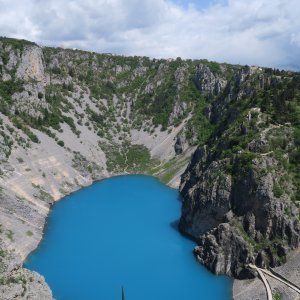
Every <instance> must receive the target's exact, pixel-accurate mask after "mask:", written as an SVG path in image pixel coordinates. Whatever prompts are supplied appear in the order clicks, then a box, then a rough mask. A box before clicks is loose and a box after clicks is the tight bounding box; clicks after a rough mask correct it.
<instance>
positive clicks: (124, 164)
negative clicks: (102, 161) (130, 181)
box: [101, 142, 156, 173]
mask: <svg viewBox="0 0 300 300" xmlns="http://www.w3.org/2000/svg"><path fill="white" fill-rule="evenodd" d="M101 146H102V149H103V151H104V152H105V154H106V157H107V160H108V161H107V169H108V171H109V172H124V171H127V172H131V173H145V172H146V173H148V172H149V171H148V170H150V169H151V168H152V167H153V166H155V164H156V161H155V160H153V159H151V157H150V153H149V150H148V149H147V148H146V147H145V146H143V145H134V144H129V143H128V142H123V145H122V146H121V147H118V146H117V145H106V146H105V145H101Z"/></svg>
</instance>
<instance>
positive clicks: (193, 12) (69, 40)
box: [0, 0, 300, 70]
mask: <svg viewBox="0 0 300 300" xmlns="http://www.w3.org/2000/svg"><path fill="white" fill-rule="evenodd" d="M0 7H1V10H0V35H2V36H9V37H16V38H25V39H28V40H32V41H35V42H37V43H39V44H42V45H47V46H64V47H71V48H73V47H76V48H80V49H85V50H93V51H96V52H111V53H118V54H126V55H146V56H151V57H158V58H161V57H163V58H169V57H178V56H180V57H182V58H206V59H209V60H214V61H219V62H229V63H240V64H250V65H254V64H257V65H262V66H270V67H278V68H287V69H296V70H300V17H299V15H300V0H72V1H67V0H0Z"/></svg>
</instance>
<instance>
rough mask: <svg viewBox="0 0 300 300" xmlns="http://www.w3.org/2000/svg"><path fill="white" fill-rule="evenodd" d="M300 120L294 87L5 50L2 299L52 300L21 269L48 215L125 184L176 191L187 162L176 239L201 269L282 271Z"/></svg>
mask: <svg viewBox="0 0 300 300" xmlns="http://www.w3.org/2000/svg"><path fill="white" fill-rule="evenodd" d="M299 119H300V118H299V74H297V73H290V72H283V71H282V72H279V71H276V70H275V71H274V70H271V69H263V68H258V67H248V66H244V67H242V66H234V65H227V64H217V63H213V62H208V61H206V60H198V61H197V60H195V61H192V60H181V59H180V58H177V59H176V60H162V59H161V60H156V59H149V58H147V57H124V56H115V55H111V54H96V53H91V52H84V51H79V50H69V49H59V48H47V47H44V48H41V47H39V46H37V45H35V44H34V43H31V42H28V41H20V40H14V39H7V38H0V160H1V163H0V187H1V190H0V249H1V250H0V272H1V274H0V283H1V284H0V298H1V297H2V298H4V299H13V298H20V299H21V298H24V299H25V298H27V299H51V297H52V296H51V291H50V290H49V288H48V287H47V285H46V284H45V283H44V281H43V279H42V277H40V275H38V274H35V273H33V272H29V271H28V270H24V269H22V268H21V265H22V262H23V260H24V259H25V258H26V256H27V255H28V254H29V253H30V252H31V251H32V250H33V249H35V248H36V247H37V245H38V243H39V241H40V239H41V237H42V232H43V227H44V224H45V219H46V217H47V214H48V212H49V209H50V206H51V204H52V203H53V202H54V201H56V200H58V199H60V198H62V197H63V196H64V195H66V194H68V193H70V192H73V191H75V190H77V189H79V188H81V187H83V186H86V185H88V184H91V183H92V182H93V181H94V180H99V179H101V178H104V177H109V176H113V175H117V174H129V173H145V174H150V175H154V176H158V177H159V178H160V179H161V180H162V181H163V182H165V183H167V184H169V185H171V186H173V187H176V188H177V187H179V183H180V175H181V174H182V173H183V172H184V171H185V169H186V166H187V164H188V163H189V162H190V163H189V165H188V167H187V169H186V171H185V173H184V175H183V177H182V180H181V186H180V190H181V193H182V195H183V210H182V218H181V221H180V229H181V230H182V231H183V232H184V233H186V234H188V235H190V236H191V237H193V238H194V239H195V240H196V241H197V243H198V247H197V248H196V250H195V253H196V255H197V257H198V259H199V260H200V261H201V262H202V263H204V264H205V265H206V266H207V267H208V268H209V269H211V270H212V271H214V272H216V273H225V274H228V275H231V276H234V277H238V278H244V277H251V272H249V271H248V270H247V268H245V264H247V263H248V262H256V263H257V264H259V265H270V266H275V265H278V264H281V263H283V262H284V261H285V257H286V255H287V253H288V252H289V251H290V250H291V249H294V248H297V247H298V246H299V208H298V207H299V177H298V173H299V172H297V170H299V168H298V167H299V129H298V127H297V126H299ZM196 148H197V149H196ZM195 149H196V151H195ZM194 151H195V152H194ZM193 153H194V154H193ZM191 157H192V159H191Z"/></svg>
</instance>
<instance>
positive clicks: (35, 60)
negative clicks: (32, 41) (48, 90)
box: [16, 46, 46, 83]
mask: <svg viewBox="0 0 300 300" xmlns="http://www.w3.org/2000/svg"><path fill="white" fill-rule="evenodd" d="M42 57H43V52H42V49H41V48H40V47H37V46H30V47H26V48H25V50H24V52H23V53H22V57H21V61H20V65H19V66H18V69H17V73H16V75H17V78H19V79H21V80H24V81H29V80H35V81H38V82H44V83H45V82H46V76H45V66H44V62H43V59H42Z"/></svg>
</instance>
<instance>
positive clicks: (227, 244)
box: [179, 147, 300, 279]
mask: <svg viewBox="0 0 300 300" xmlns="http://www.w3.org/2000/svg"><path fill="white" fill-rule="evenodd" d="M239 159H240V158H238V157H237V158H236V160H235V161H233V162H232V163H233V168H235V167H236V166H239ZM253 163H255V166H254V167H253V169H251V170H249V171H244V170H242V169H240V170H238V172H239V173H235V174H233V175H231V174H228V171H227V170H226V166H228V165H229V162H228V161H227V160H226V159H223V160H214V158H213V153H211V152H209V151H208V150H207V147H202V148H199V149H198V150H196V152H195V154H194V156H193V159H192V161H191V163H190V165H189V167H188V168H187V170H186V172H185V174H184V175H183V177H182V183H181V188H180V189H181V194H182V196H183V207H182V216H181V220H180V225H179V227H180V230H181V231H182V232H184V233H185V234H187V235H189V236H191V237H192V238H194V239H195V240H196V241H197V243H198V246H197V247H196V248H195V254H196V257H197V258H198V260H199V261H200V262H201V263H203V264H204V265H205V266H206V267H208V268H209V269H210V270H211V271H213V272H215V273H217V274H227V275H230V276H233V277H235V278H239V279H243V278H251V277H252V276H253V274H252V272H251V271H250V270H248V269H247V264H249V263H256V264H257V265H259V266H261V267H269V266H270V267H276V266H278V265H280V264H281V263H282V262H284V261H285V259H286V255H287V253H288V252H289V251H290V250H292V249H296V248H297V247H299V245H300V230H299V226H298V223H299V222H298V221H297V217H298V215H299V208H297V207H296V206H295V204H294V203H293V202H292V201H291V200H290V199H289V198H288V197H285V196H282V197H279V198H278V197H275V196H274V194H273V190H274V174H271V173H267V174H265V175H262V174H264V173H265V168H266V166H269V168H270V167H271V166H272V164H276V162H275V161H274V160H272V159H270V158H267V157H260V158H259V161H258V160H257V161H253ZM287 208H288V209H289V211H290V213H288V214H287Z"/></svg>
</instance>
